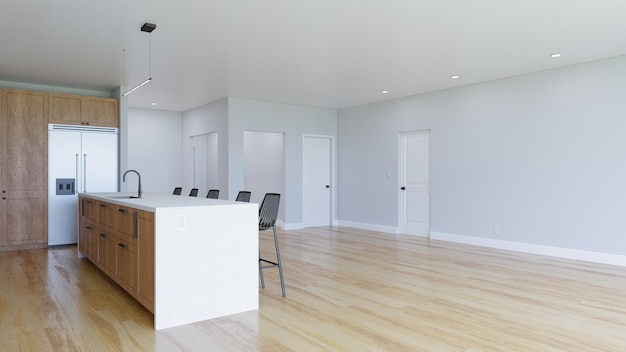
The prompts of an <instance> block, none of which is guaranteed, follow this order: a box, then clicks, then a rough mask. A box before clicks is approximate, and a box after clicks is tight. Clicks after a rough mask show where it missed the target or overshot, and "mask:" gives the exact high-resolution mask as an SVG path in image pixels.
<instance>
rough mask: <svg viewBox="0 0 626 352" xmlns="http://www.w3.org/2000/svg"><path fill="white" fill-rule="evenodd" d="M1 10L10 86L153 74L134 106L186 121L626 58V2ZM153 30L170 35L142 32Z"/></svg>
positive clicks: (86, 85) (198, 1) (38, 4)
mask: <svg viewBox="0 0 626 352" xmlns="http://www.w3.org/2000/svg"><path fill="white" fill-rule="evenodd" d="M1 8H2V10H1V11H0V80H4V81H15V82H27V83H38V84H46V85H54V86H63V87H70V88H81V89H88V90H104V91H110V90H112V89H114V88H115V87H117V86H120V85H124V86H127V87H132V86H135V85H136V84H138V83H140V82H141V81H143V80H144V79H146V78H148V76H149V75H150V73H151V75H152V77H153V81H152V82H150V83H148V84H147V85H145V86H143V87H141V88H140V89H138V90H137V91H135V92H133V93H132V94H130V95H129V96H128V98H129V99H128V105H129V106H130V107H142V108H156V109H162V110H172V111H185V110H188V109H191V108H194V107H197V106H200V105H202V104H205V103H208V102H211V101H215V100H217V99H220V98H223V97H226V96H230V97H241V98H249V99H258V100H264V101H272V102H279V103H287V104H297V105H306V106H316V107H326V108H344V107H351V106H357V105H362V104H367V103H371V102H376V101H381V100H388V99H393V98H398V97H403V96H409V95H414V94H419V93H424V92H429V91H435V90H440V89H445V88H450V87H454V86H461V85H467V84H472V83H476V82H481V81H488V80H494V79H499V78H503V77H510V76H515V75H520V74H524V73H529V72H536V71H541V70H546V69H551V68H555V67H561V66H568V65H573V64H578V63H583V62H588V61H595V60H600V59H604V58H609V57H615V56H621V55H626V17H625V16H626V15H625V14H626V1H624V0H524V1H522V0H430V1H426V0H309V1H306V0H266V1H259V0H219V1H217V0H177V1H165V0H152V1H150V0H106V1H105V0H100V1H97V0H92V1H85V0H55V1H50V0H2V4H1ZM145 22H150V23H155V24H156V25H157V29H156V30H155V31H154V32H153V33H152V34H147V33H145V32H141V31H140V29H139V28H140V27H141V25H142V24H143V23H145ZM150 43H151V44H152V45H151V47H152V55H151V58H152V59H151V71H152V72H149V71H150V69H149V68H150V65H149V61H150V60H149V58H150V55H149V53H150V50H149V47H150V46H149V44H150ZM123 50H124V51H123ZM123 52H124V54H123ZM556 52H558V53H561V54H562V56H561V57H560V58H558V59H553V58H551V57H550V54H552V53H556ZM451 75H460V78H458V79H451V78H450V76H451ZM382 90H388V91H389V93H388V94H381V91H382ZM153 101H154V102H157V104H158V105H156V106H152V105H151V103H152V102H153Z"/></svg>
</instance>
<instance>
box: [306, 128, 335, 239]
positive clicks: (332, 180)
mask: <svg viewBox="0 0 626 352" xmlns="http://www.w3.org/2000/svg"><path fill="white" fill-rule="evenodd" d="M305 138H327V139H329V140H330V183H331V184H330V224H331V226H337V148H336V144H335V136H329V135H320V134H303V135H302V143H301V146H302V151H301V153H302V165H301V169H300V170H301V171H300V172H301V176H302V178H301V180H300V188H301V192H302V193H301V197H302V205H301V216H302V218H301V221H302V222H301V226H300V227H304V139H305Z"/></svg>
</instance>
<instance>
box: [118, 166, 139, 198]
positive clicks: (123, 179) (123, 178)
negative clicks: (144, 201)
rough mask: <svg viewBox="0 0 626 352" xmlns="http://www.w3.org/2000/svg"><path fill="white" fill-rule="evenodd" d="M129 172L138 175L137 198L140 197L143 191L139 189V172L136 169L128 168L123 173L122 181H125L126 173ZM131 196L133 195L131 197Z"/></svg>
mask: <svg viewBox="0 0 626 352" xmlns="http://www.w3.org/2000/svg"><path fill="white" fill-rule="evenodd" d="M129 172H134V173H136V174H137V176H138V177H139V185H138V186H137V198H141V194H142V193H143V192H142V191H141V175H140V174H139V172H137V171H136V170H128V171H126V172H125V173H124V176H122V182H126V174H127V173H129ZM131 198H133V197H131Z"/></svg>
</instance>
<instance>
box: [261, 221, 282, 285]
mask: <svg viewBox="0 0 626 352" xmlns="http://www.w3.org/2000/svg"><path fill="white" fill-rule="evenodd" d="M272 229H273V230H274V245H275V246H276V263H278V272H279V274H280V287H281V289H282V291H283V297H287V295H286V293H285V280H284V279H283V264H282V263H281V261H280V250H279V249H278V236H277V235H276V225H274V226H272ZM261 277H262V276H261Z"/></svg>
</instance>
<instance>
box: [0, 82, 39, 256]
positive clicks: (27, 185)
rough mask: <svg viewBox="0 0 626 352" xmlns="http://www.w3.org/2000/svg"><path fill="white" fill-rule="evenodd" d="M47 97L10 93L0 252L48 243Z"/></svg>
mask: <svg viewBox="0 0 626 352" xmlns="http://www.w3.org/2000/svg"><path fill="white" fill-rule="evenodd" d="M47 109H48V93H43V92H30V91H21V90H14V89H8V90H6V91H5V94H4V103H3V106H2V110H3V113H2V116H1V117H2V121H1V125H2V128H1V134H2V137H1V138H0V139H1V141H2V143H1V148H2V153H1V154H2V171H1V173H2V177H1V179H2V185H1V191H2V202H3V207H2V212H3V214H2V219H3V220H4V221H3V222H2V227H3V231H2V233H3V234H4V236H3V237H2V245H3V246H19V245H29V244H30V245H32V244H40V245H43V244H47V243H48V208H47V204H48V202H47V198H48V158H47V157H48V151H47V137H48V133H47V129H46V128H47V123H48V114H47Z"/></svg>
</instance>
